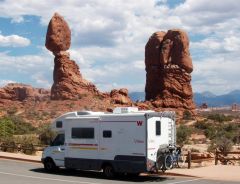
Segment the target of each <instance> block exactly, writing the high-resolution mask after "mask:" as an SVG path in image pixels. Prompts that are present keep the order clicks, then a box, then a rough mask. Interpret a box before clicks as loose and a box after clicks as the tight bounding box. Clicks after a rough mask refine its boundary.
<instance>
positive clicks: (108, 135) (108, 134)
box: [103, 130, 112, 138]
mask: <svg viewBox="0 0 240 184" xmlns="http://www.w3.org/2000/svg"><path fill="white" fill-rule="evenodd" d="M103 137H104V138H111V137H112V131H111V130H104V131H103Z"/></svg>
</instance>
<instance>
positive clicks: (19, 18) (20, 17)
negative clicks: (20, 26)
mask: <svg viewBox="0 0 240 184" xmlns="http://www.w3.org/2000/svg"><path fill="white" fill-rule="evenodd" d="M22 22H24V18H23V17H22V16H17V17H13V18H12V20H11V23H22Z"/></svg>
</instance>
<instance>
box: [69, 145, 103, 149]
mask: <svg viewBox="0 0 240 184" xmlns="http://www.w3.org/2000/svg"><path fill="white" fill-rule="evenodd" d="M70 148H72V149H79V150H98V148H89V147H88V148H87V147H75V146H74V147H72V146H71V147H70Z"/></svg>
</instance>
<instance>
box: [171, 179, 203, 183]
mask: <svg viewBox="0 0 240 184" xmlns="http://www.w3.org/2000/svg"><path fill="white" fill-rule="evenodd" d="M197 180H201V178H197V179H192V180H184V181H176V182H172V183H167V184H178V183H188V182H192V181H197Z"/></svg>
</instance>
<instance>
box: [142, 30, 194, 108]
mask: <svg viewBox="0 0 240 184" xmlns="http://www.w3.org/2000/svg"><path fill="white" fill-rule="evenodd" d="M145 65H146V86H145V92H146V97H145V98H146V100H152V101H153V102H152V104H153V105H154V106H155V107H156V108H158V107H163V108H183V109H189V110H193V109H195V104H194V102H193V93H192V87H191V84H190V82H191V75H190V73H191V72H192V71H193V65H192V59H191V57H190V53H189V40H188V36H187V34H186V33H185V32H184V31H182V30H178V29H174V30H169V31H168V32H167V33H165V32H162V31H161V32H156V33H154V34H153V35H152V36H151V37H150V39H149V41H148V42H147V44H146V47H145Z"/></svg>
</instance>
